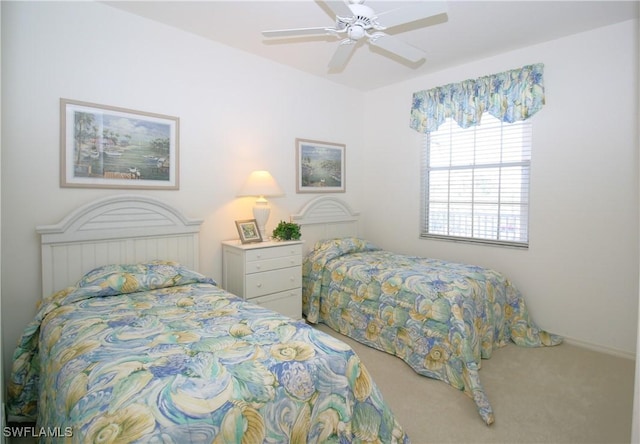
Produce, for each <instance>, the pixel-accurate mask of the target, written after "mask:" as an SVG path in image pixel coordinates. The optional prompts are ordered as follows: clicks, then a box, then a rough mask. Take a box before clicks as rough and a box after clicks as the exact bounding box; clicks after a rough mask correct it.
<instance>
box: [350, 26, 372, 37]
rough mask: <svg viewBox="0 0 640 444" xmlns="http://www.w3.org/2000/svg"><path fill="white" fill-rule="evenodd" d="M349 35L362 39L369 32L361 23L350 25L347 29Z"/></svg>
mask: <svg viewBox="0 0 640 444" xmlns="http://www.w3.org/2000/svg"><path fill="white" fill-rule="evenodd" d="M347 35H348V36H349V38H350V39H351V40H360V39H361V38H362V37H364V36H365V35H367V32H366V31H365V30H364V28H363V27H362V26H360V25H353V26H349V29H348V30H347Z"/></svg>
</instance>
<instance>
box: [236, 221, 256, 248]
mask: <svg viewBox="0 0 640 444" xmlns="http://www.w3.org/2000/svg"><path fill="white" fill-rule="evenodd" d="M236 228H238V234H239V235H240V241H241V242H242V243H243V244H248V243H251V242H262V236H261V235H260V230H258V223H257V222H256V220H255V219H247V220H237V221H236Z"/></svg>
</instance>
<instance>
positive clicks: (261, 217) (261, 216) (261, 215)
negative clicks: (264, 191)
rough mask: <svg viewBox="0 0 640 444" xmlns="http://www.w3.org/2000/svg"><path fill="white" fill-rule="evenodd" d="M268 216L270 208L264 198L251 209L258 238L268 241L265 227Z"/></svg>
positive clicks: (268, 237)
mask: <svg viewBox="0 0 640 444" xmlns="http://www.w3.org/2000/svg"><path fill="white" fill-rule="evenodd" d="M269 214H271V207H270V206H269V202H267V199H265V198H264V197H263V198H261V199H258V200H257V201H256V204H255V206H254V207H253V217H254V219H255V220H256V223H257V224H258V230H260V236H262V240H269V239H270V236H268V235H267V231H266V226H267V221H268V220H269Z"/></svg>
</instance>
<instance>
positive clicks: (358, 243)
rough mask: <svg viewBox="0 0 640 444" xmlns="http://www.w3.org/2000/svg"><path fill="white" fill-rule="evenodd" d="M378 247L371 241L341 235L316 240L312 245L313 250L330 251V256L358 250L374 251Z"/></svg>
mask: <svg viewBox="0 0 640 444" xmlns="http://www.w3.org/2000/svg"><path fill="white" fill-rule="evenodd" d="M379 249H380V248H378V247H376V246H375V245H373V244H372V243H371V242H369V241H367V240H364V239H360V238H357V237H343V238H337V239H326V240H321V241H318V242H316V244H315V245H314V247H313V251H315V252H320V251H322V252H329V251H331V252H332V254H331V255H332V256H334V257H335V256H340V255H342V254H348V253H357V252H359V251H376V250H379Z"/></svg>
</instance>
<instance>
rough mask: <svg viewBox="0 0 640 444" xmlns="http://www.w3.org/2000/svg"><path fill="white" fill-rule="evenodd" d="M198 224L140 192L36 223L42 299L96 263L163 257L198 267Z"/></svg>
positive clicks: (198, 221) (72, 281) (93, 266)
mask: <svg viewBox="0 0 640 444" xmlns="http://www.w3.org/2000/svg"><path fill="white" fill-rule="evenodd" d="M201 224H202V220H196V219H189V218H187V217H185V216H184V215H183V214H182V213H180V211H178V210H176V209H175V208H173V207H171V206H170V205H167V204H166V203H164V202H162V201H160V200H157V199H153V198H150V197H147V196H141V195H124V194H120V195H115V196H109V197H105V198H102V199H97V200H95V201H93V202H90V203H88V204H85V205H82V206H81V207H79V208H77V209H76V210H74V211H73V212H71V213H69V214H68V215H67V216H66V217H65V218H64V219H62V221H60V222H59V223H57V224H55V225H43V226H38V227H36V232H37V233H38V234H40V244H41V250H42V294H43V297H47V296H49V295H51V293H53V292H54V291H57V290H60V289H62V288H65V287H67V286H70V285H73V284H75V282H76V281H77V280H78V279H80V278H81V277H82V276H83V275H84V274H85V273H86V272H88V271H90V270H92V269H93V268H95V267H98V266H101V265H107V264H116V263H136V262H146V261H151V260H156V259H163V260H172V261H176V262H180V263H181V264H183V265H185V266H186V267H188V268H190V269H193V270H196V271H197V270H198V265H199V232H200V225H201Z"/></svg>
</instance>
